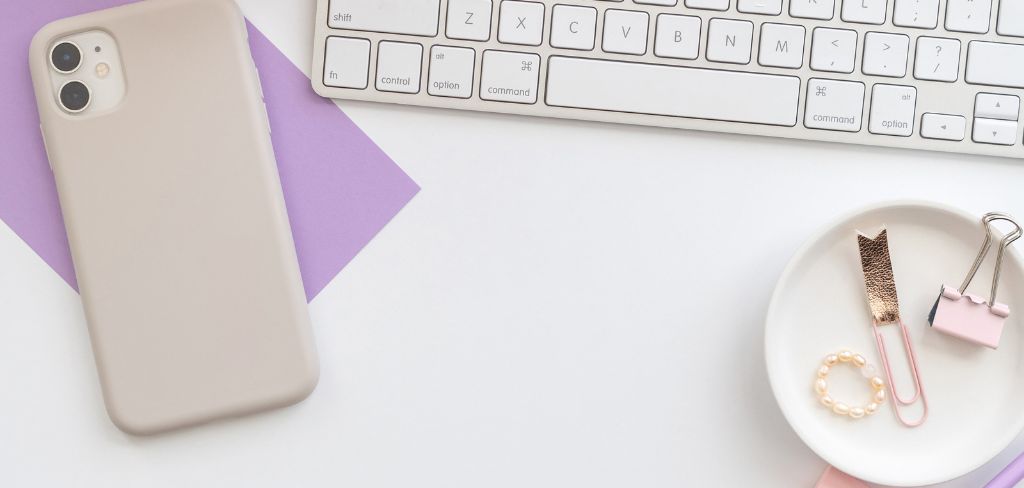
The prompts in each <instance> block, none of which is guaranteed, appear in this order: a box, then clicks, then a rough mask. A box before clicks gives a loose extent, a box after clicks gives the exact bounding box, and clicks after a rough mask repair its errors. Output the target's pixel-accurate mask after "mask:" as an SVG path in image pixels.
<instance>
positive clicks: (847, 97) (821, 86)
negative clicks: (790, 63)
mask: <svg viewBox="0 0 1024 488" xmlns="http://www.w3.org/2000/svg"><path fill="white" fill-rule="evenodd" d="M863 112H864V84H863V83H855V82H852V81H836V80H822V79H818V78H812V79H810V80H809V81H808V82H807V110H806V115H805V117H804V125H805V126H806V127H808V128H810V129H826V130H837V131H844V132H858V131H860V128H861V115H862V113H863Z"/></svg>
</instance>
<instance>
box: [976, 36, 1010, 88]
mask: <svg viewBox="0 0 1024 488" xmlns="http://www.w3.org/2000/svg"><path fill="white" fill-rule="evenodd" d="M1021 59H1024V45H1019V44H1001V43H998V42H981V41H971V43H970V44H969V45H968V47H967V82H968V83H976V84H979V85H995V86H1009V87H1013V88H1024V63H1021V62H1020V60H1021Z"/></svg>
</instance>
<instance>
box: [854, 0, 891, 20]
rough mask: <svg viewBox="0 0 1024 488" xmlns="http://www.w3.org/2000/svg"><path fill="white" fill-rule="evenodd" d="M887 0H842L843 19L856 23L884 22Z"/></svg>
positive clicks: (887, 5)
mask: <svg viewBox="0 0 1024 488" xmlns="http://www.w3.org/2000/svg"><path fill="white" fill-rule="evenodd" d="M888 8H889V3H888V0H843V15H842V18H843V21H845V22H856V23H858V24H878V25H882V24H884V23H885V11H886V9H888Z"/></svg>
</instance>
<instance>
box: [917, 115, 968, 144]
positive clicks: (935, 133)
mask: <svg viewBox="0 0 1024 488" xmlns="http://www.w3.org/2000/svg"><path fill="white" fill-rule="evenodd" d="M966 134H967V119H965V118H964V117H961V116H959V115H946V114H924V116H923V117H921V137H924V138H925V139H940V140H944V141H962V140H964V137H965V136H966Z"/></svg>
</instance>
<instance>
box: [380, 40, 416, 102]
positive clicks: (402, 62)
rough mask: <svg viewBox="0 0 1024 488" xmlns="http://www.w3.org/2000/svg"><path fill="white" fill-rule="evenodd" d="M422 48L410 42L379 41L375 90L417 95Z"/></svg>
mask: <svg viewBox="0 0 1024 488" xmlns="http://www.w3.org/2000/svg"><path fill="white" fill-rule="evenodd" d="M422 66H423V46H421V45H419V44H413V43H410V42H392V41H381V43H380V46H379V48H378V49H377V89H378V90H380V91H388V92H398V93H419V91H420V68H421V67H422Z"/></svg>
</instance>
